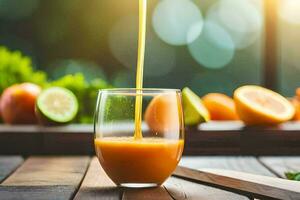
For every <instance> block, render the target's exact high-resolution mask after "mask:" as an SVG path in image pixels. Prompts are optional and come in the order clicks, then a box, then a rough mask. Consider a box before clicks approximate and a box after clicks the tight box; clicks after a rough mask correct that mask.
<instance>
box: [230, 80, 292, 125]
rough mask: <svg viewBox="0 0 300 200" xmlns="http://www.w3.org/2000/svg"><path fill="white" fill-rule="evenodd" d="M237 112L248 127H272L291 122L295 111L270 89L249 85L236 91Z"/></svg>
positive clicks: (287, 102) (284, 99)
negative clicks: (272, 125)
mask: <svg viewBox="0 0 300 200" xmlns="http://www.w3.org/2000/svg"><path fill="white" fill-rule="evenodd" d="M234 101H235V104H236V110H237V113H238V115H239V117H240V118H241V120H243V121H244V122H245V124H248V125H271V124H279V123H282V122H285V121H288V120H290V119H291V118H292V117H293V116H294V114H295V109H294V107H293V106H292V104H291V103H290V102H289V101H288V100H287V99H286V98H284V97H283V96H281V95H280V94H278V93H276V92H274V91H271V90H269V89H266V88H263V87H260V86H255V85H248V86H242V87H240V88H238V89H236V90H235V92H234Z"/></svg>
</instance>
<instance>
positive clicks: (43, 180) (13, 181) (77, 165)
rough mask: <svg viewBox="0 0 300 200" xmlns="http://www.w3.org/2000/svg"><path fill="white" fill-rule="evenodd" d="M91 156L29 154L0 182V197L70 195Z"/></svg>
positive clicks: (62, 197)
mask: <svg viewBox="0 0 300 200" xmlns="http://www.w3.org/2000/svg"><path fill="white" fill-rule="evenodd" d="M89 160H90V158H89V157H86V156H78V157H30V158H28V159H27V160H26V161H25V162H24V164H23V165H22V166H20V167H19V168H18V169H17V170H16V171H15V172H14V173H13V174H12V175H11V176H10V177H8V178H7V179H6V180H5V181H4V182H3V183H2V184H1V185H0V199H70V198H71V197H72V196H73V194H74V192H75V191H76V189H77V188H78V186H79V184H80V182H81V180H82V178H83V176H84V174H85V172H86V169H87V166H88V164H89Z"/></svg>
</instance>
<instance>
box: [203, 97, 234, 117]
mask: <svg viewBox="0 0 300 200" xmlns="http://www.w3.org/2000/svg"><path fill="white" fill-rule="evenodd" d="M202 101H203V104H204V105H205V107H206V108H207V109H208V111H209V114H210V117H211V120H238V119H239V117H238V115H237V113H236V110H235V104H234V101H233V99H232V98H231V97H229V96H227V95H225V94H222V93H209V94H206V95H205V96H204V97H202Z"/></svg>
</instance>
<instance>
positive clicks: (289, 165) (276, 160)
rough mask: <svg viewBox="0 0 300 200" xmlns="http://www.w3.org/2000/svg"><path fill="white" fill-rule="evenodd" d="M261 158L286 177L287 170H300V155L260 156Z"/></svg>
mask: <svg viewBox="0 0 300 200" xmlns="http://www.w3.org/2000/svg"><path fill="white" fill-rule="evenodd" d="M259 160H260V161H261V162H262V163H263V164H264V165H265V166H266V167H268V168H269V169H270V170H271V171H273V172H274V173H276V174H277V175H278V176H280V177H282V178H285V175H284V173H285V172H287V171H297V172H300V156H287V157H260V158H259Z"/></svg>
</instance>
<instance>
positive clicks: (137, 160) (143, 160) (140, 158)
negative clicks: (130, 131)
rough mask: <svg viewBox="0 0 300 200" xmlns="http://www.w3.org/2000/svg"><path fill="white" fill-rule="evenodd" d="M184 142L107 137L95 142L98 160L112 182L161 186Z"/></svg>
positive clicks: (179, 154) (170, 171) (178, 155)
mask: <svg viewBox="0 0 300 200" xmlns="http://www.w3.org/2000/svg"><path fill="white" fill-rule="evenodd" d="M183 146H184V144H183V140H171V139H163V138H142V139H140V140H136V139H134V138H133V137H107V138H101V139H95V148H96V154H97V156H98V159H99V161H100V163H101V165H102V167H103V169H104V170H105V172H106V173H107V175H108V176H109V177H110V178H111V180H112V181H113V182H114V183H116V184H117V185H120V184H122V183H123V184H124V183H152V184H157V185H161V184H162V183H163V182H164V181H165V180H166V179H167V178H168V177H169V176H170V175H171V173H172V172H173V171H174V170H175V168H176V166H177V164H178V162H179V160H180V158H181V155H182V151H183Z"/></svg>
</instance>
